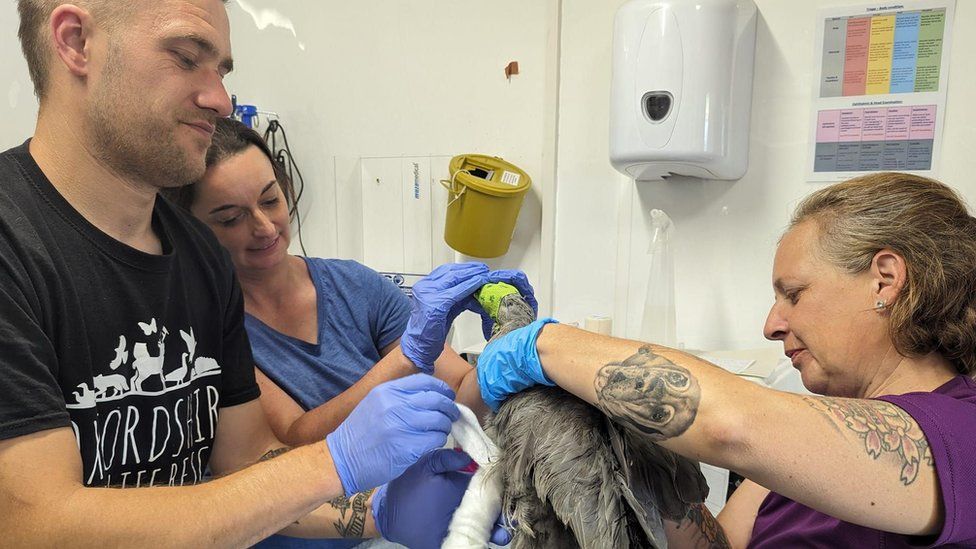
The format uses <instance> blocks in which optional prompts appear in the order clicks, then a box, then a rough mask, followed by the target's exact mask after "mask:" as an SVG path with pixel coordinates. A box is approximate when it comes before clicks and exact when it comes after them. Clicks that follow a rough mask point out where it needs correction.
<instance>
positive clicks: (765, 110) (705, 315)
mask: <svg viewBox="0 0 976 549" xmlns="http://www.w3.org/2000/svg"><path fill="white" fill-rule="evenodd" d="M622 2H623V0H615V1H612V2H606V1H605V0H573V1H572V2H562V1H561V0H536V1H531V2H525V1H519V0H498V1H495V2H478V1H476V0H456V1H452V2H442V1H435V0H360V1H356V2H341V1H338V0H320V1H316V2H309V1H307V0H305V1H302V0H234V1H233V2H231V3H230V4H229V7H228V11H229V13H230V18H231V25H232V40H233V44H234V55H235V58H236V62H237V66H238V69H237V71H236V72H235V73H234V74H233V75H232V76H230V77H229V78H228V80H227V84H228V87H229V89H230V91H231V92H233V93H236V94H237V95H238V96H239V98H240V99H241V100H242V102H246V103H256V104H257V105H259V106H260V107H262V108H265V109H269V110H274V111H276V112H278V113H279V114H280V115H281V118H282V121H283V122H284V124H285V126H286V128H287V130H288V132H289V138H290V140H291V142H292V145H293V148H294V152H295V154H296V156H297V158H298V159H299V161H300V162H301V165H302V168H303V171H304V174H305V179H306V183H307V185H308V187H307V190H306V197H305V203H304V204H305V205H304V207H303V208H302V209H303V210H304V211H305V212H306V229H305V234H306V247H307V249H308V251H309V253H310V254H314V255H323V256H344V257H359V255H358V254H361V253H362V246H363V243H362V241H361V233H362V223H363V221H362V219H361V212H359V211H357V210H356V208H355V207H350V206H349V205H350V204H351V205H353V206H355V205H356V204H357V202H356V200H357V197H356V188H357V187H358V186H359V185H360V177H359V176H360V171H361V168H362V165H361V162H360V161H359V159H360V158H361V157H400V156H420V157H427V156H438V155H453V154H457V153H460V152H486V153H491V154H497V155H500V156H503V157H505V158H507V159H508V160H511V161H512V162H514V163H516V164H517V165H519V166H520V167H522V168H524V169H525V170H526V171H527V172H528V173H529V174H530V175H532V176H533V180H534V184H535V187H534V190H533V192H532V195H531V197H530V198H529V199H527V200H526V204H525V205H524V206H523V212H522V216H521V218H520V221H519V226H518V229H517V231H516V239H515V242H514V243H513V247H512V251H511V252H510V254H509V255H508V256H506V257H505V258H502V259H501V260H498V261H495V262H493V263H494V264H495V265H502V266H518V267H521V268H524V269H525V270H526V271H528V272H529V274H530V276H531V277H532V279H533V280H534V281H535V283H536V286H537V288H538V290H539V293H540V294H541V296H542V298H543V299H542V302H543V309H544V310H547V309H548V308H549V305H551V307H552V311H553V313H554V315H555V316H557V317H558V318H561V319H562V320H564V321H579V320H581V319H582V318H583V317H585V316H586V315H588V314H605V315H611V316H613V318H614V328H615V332H616V333H617V334H618V335H629V336H636V335H637V334H638V333H639V330H640V321H639V319H640V309H639V308H640V306H641V305H642V303H643V298H644V291H645V285H646V272H647V258H646V255H645V254H646V251H647V246H648V234H647V230H646V227H647V225H646V224H647V212H648V210H650V209H651V208H661V209H663V210H665V211H666V212H667V213H668V214H669V215H670V216H671V217H672V219H673V220H674V222H675V224H676V242H675V250H676V256H675V257H676V274H677V277H676V304H677V323H678V326H677V328H678V340H679V341H680V342H682V343H683V344H684V345H685V346H687V347H691V348H709V349H718V348H726V349H728V348H749V347H756V346H761V345H765V344H766V343H765V342H764V340H763V339H762V336H761V326H762V322H763V319H764V317H765V314H766V310H767V307H768V305H769V303H770V301H771V296H772V291H771V289H770V283H769V273H770V268H771V263H772V255H773V251H774V247H775V243H776V240H777V238H778V237H779V234H780V232H781V230H782V228H783V226H784V225H785V223H786V221H787V218H788V215H789V212H790V209H791V208H792V206H793V205H794V204H795V202H796V200H797V199H798V198H800V197H802V196H803V195H805V194H807V193H808V192H810V191H811V190H813V189H814V188H818V186H817V185H814V184H810V183H806V182H805V181H804V169H805V166H806V161H807V158H806V155H807V149H806V147H807V139H808V135H809V127H808V124H809V108H810V99H811V98H810V90H811V88H812V86H811V79H812V78H814V77H815V76H814V75H813V71H814V70H815V67H814V53H813V39H814V29H815V28H816V22H815V17H814V16H815V13H816V10H817V9H818V8H820V7H823V6H828V5H837V4H848V5H851V4H857V3H861V2H858V1H851V0H847V1H840V0H816V1H812V0H811V1H806V2H797V1H796V0H756V3H757V5H758V7H759V24H758V37H757V45H756V73H755V85H754V97H753V112H752V129H751V150H750V166H749V171H748V173H747V174H746V176H745V177H744V178H742V179H741V180H740V181H736V182H718V181H698V180H690V179H684V180H673V181H669V182H666V183H640V184H635V183H633V182H631V181H629V180H627V179H625V178H624V177H623V176H621V175H620V174H618V173H617V172H616V171H614V170H613V169H612V168H611V167H610V164H609V161H608V159H607V158H608V150H607V147H608V145H607V142H608V137H607V136H608V124H609V121H608V109H609V95H608V94H609V83H610V43H611V32H612V21H613V15H614V12H615V10H616V8H617V7H618V6H619V5H620V4H621V3H622ZM245 8H248V9H247V10H246V9H245ZM268 10H274V12H276V13H277V14H278V16H279V18H278V20H279V21H280V22H284V21H286V20H287V21H290V22H291V24H292V26H293V28H294V33H293V32H292V31H291V30H288V29H286V28H281V27H276V26H267V27H266V28H265V29H264V30H261V29H260V28H259V26H260V25H259V23H262V24H263V23H264V22H265V20H264V19H262V13H263V14H264V16H265V17H267V16H269V15H273V13H272V12H271V11H268ZM251 13H253V14H255V15H257V16H258V19H257V20H255V18H254V17H252V15H250V14H251ZM272 19H273V18H272ZM974 25H976V2H974V1H973V0H959V1H958V2H957V5H956V21H955V23H954V26H953V29H952V31H953V44H952V52H951V62H950V69H949V71H950V75H949V93H948V106H947V114H946V118H945V131H944V133H943V136H942V137H943V140H944V146H943V150H942V159H941V162H940V166H939V169H940V178H941V179H943V180H945V181H946V182H948V183H950V184H953V185H954V186H956V187H957V188H959V189H960V191H961V192H962V193H963V194H964V195H965V196H967V197H968V198H969V201H970V203H973V204H976V180H974V179H973V178H972V177H971V174H973V173H976V161H974V160H973V154H972V152H971V149H972V148H973V146H974V145H976V125H974V124H973V121H974V120H976V102H974V101H973V100H972V99H973V98H974V94H973V92H972V91H971V90H973V89H976V71H974V69H976V66H974V63H976V62H974V61H973V58H972V56H971V55H969V52H972V51H976V36H974V35H973V33H970V32H967V30H968V29H969V28H972V27H973V26H974ZM16 26H17V17H16V10H15V6H14V2H5V3H3V4H0V36H4V38H3V40H4V45H3V47H2V48H0V92H2V95H0V120H2V122H0V124H2V126H0V127H2V128H3V129H4V131H3V132H2V133H0V147H3V148H6V147H9V146H12V145H16V144H18V143H20V142H22V141H23V139H24V138H25V137H26V136H28V135H30V133H31V132H32V130H33V123H34V117H35V112H36V102H35V101H34V99H33V95H32V94H31V88H30V82H29V79H28V76H27V70H26V66H25V64H24V62H23V59H22V57H21V55H20V51H19V45H18V44H17V42H16V39H15V35H16ZM511 60H518V61H519V64H520V67H521V70H522V74H520V75H518V76H516V77H514V78H513V79H512V80H511V82H509V81H507V80H506V79H505V78H504V76H503V74H502V68H503V67H504V66H505V64H507V63H508V62H509V61H511ZM434 164H436V162H435V163H432V166H433V165H434ZM432 171H433V169H432ZM431 177H432V178H435V179H436V178H439V177H440V175H438V174H434V173H432V174H431ZM555 183H558V189H557V188H556V187H557V185H556V184H555ZM358 200H360V201H361V199H358ZM357 238H359V239H360V240H357ZM550 281H552V284H551V287H550V284H549V282H550ZM550 295H551V301H550V299H549V296H550ZM469 328H470V326H469Z"/></svg>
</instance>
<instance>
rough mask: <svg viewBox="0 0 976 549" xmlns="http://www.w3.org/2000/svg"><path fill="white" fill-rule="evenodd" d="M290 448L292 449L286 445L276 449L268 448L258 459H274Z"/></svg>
mask: <svg viewBox="0 0 976 549" xmlns="http://www.w3.org/2000/svg"><path fill="white" fill-rule="evenodd" d="M288 450H291V448H288V447H284V446H283V447H281V448H275V449H274V450H268V452H267V453H266V454H264V455H263V456H261V457H260V458H258V461H259V462H261V461H268V460H269V459H274V458H276V457H278V456H280V455H281V454H284V453H285V452H287V451H288Z"/></svg>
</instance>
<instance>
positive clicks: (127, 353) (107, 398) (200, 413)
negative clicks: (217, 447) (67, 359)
mask: <svg viewBox="0 0 976 549" xmlns="http://www.w3.org/2000/svg"><path fill="white" fill-rule="evenodd" d="M137 324H138V328H136V327H135V326H134V327H133V330H132V331H131V332H130V333H129V334H122V335H119V339H118V344H117V345H116V347H115V352H114V357H113V358H112V359H111V360H110V361H109V362H108V364H107V366H108V368H107V369H104V371H102V372H101V373H97V375H94V376H93V377H92V378H91V381H90V382H83V383H79V384H78V385H77V387H76V389H75V390H74V391H71V394H66V395H65V397H66V399H65V400H66V403H67V408H68V412H69V413H70V415H71V427H72V429H73V430H74V433H75V438H76V439H77V441H78V448H79V450H80V451H81V454H82V459H83V461H84V475H85V476H84V480H85V484H86V485H88V486H114V487H123V488H124V487H137V486H150V485H169V486H178V485H183V484H192V483H196V482H200V481H201V480H202V479H203V476H204V473H205V471H206V465H207V461H208V459H209V456H210V451H211V447H212V445H213V438H214V435H215V431H216V426H217V410H218V403H219V399H220V392H219V390H218V386H219V380H220V377H219V375H220V373H221V368H220V365H219V364H218V363H217V361H216V360H214V359H213V358H210V357H206V356H198V355H197V352H196V351H197V340H196V336H195V334H194V331H193V328H192V327H187V328H186V329H180V328H177V330H176V333H172V332H171V331H170V330H169V329H168V328H167V327H166V326H162V325H157V321H156V319H155V318H152V319H150V320H149V322H138V323H137ZM127 335H128V336H129V337H127ZM174 336H175V337H174ZM177 356H178V357H179V360H177V359H176V357H177ZM103 364H104V363H103ZM96 366H100V365H96Z"/></svg>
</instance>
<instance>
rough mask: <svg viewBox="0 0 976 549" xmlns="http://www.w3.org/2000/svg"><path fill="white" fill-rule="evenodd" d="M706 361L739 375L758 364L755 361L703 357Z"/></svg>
mask: <svg viewBox="0 0 976 549" xmlns="http://www.w3.org/2000/svg"><path fill="white" fill-rule="evenodd" d="M702 358H703V359H704V360H707V361H709V362H711V363H712V364H714V365H716V366H719V367H720V368H722V369H723V370H727V371H729V372H732V373H733V374H738V373H741V372H744V371H745V370H746V368H748V367H749V366H752V365H753V364H755V363H756V361H755V360H744V359H737V358H719V357H717V356H709V355H704V356H702Z"/></svg>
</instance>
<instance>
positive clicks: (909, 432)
mask: <svg viewBox="0 0 976 549" xmlns="http://www.w3.org/2000/svg"><path fill="white" fill-rule="evenodd" d="M804 400H805V401H806V402H807V403H808V404H810V406H812V407H813V408H815V409H816V410H818V411H820V412H821V413H823V414H824V415H825V416H827V418H828V419H830V420H832V421H833V423H834V424H835V425H838V426H840V427H846V428H847V429H848V430H849V431H853V432H854V433H855V434H856V435H857V436H858V437H859V438H860V439H861V440H862V441H863V442H864V450H865V451H866V452H867V453H868V455H869V456H871V457H872V458H874V459H878V458H879V457H881V456H882V455H883V454H886V453H887V454H889V455H892V456H893V457H895V459H897V460H898V462H899V464H900V465H901V472H900V480H901V482H902V484H904V485H905V486H908V485H909V484H911V483H913V482H915V479H917V478H918V469H919V466H920V465H921V464H922V462H923V461H924V462H925V463H926V464H927V465H928V466H929V467H932V466H933V461H932V452H931V450H930V448H929V443H928V441H927V440H926V439H925V434H924V433H922V430H921V428H919V426H918V424H917V423H915V420H914V419H912V417H911V416H909V415H908V414H907V413H906V412H905V411H904V410H902V409H901V408H899V407H897V406H895V405H894V404H891V403H888V402H884V401H880V400H854V399H841V398H813V397H804Z"/></svg>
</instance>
